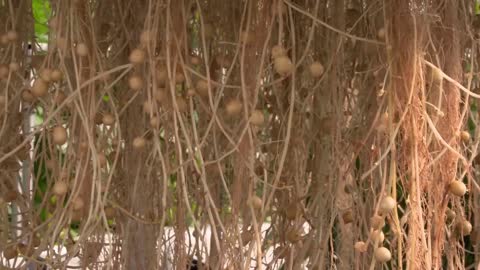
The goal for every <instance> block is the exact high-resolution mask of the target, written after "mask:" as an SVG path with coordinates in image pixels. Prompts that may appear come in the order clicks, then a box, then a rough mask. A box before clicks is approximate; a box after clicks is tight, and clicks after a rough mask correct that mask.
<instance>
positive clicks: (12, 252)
mask: <svg viewBox="0 0 480 270" xmlns="http://www.w3.org/2000/svg"><path fill="white" fill-rule="evenodd" d="M2 254H3V257H4V258H5V259H7V260H11V259H14V258H15V257H17V256H18V250H17V246H16V245H13V246H12V245H10V246H8V247H6V248H5V249H4V250H3V252H2Z"/></svg>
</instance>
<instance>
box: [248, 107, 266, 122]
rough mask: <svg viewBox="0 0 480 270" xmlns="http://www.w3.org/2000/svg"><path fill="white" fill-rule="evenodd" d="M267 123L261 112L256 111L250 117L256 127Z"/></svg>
mask: <svg viewBox="0 0 480 270" xmlns="http://www.w3.org/2000/svg"><path fill="white" fill-rule="evenodd" d="M264 122H265V116H264V115H263V112H262V111H261V110H255V111H253V112H252V114H251V115H250V123H251V124H252V125H254V126H261V125H263V123H264Z"/></svg>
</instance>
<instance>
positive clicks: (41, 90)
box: [30, 78, 48, 97]
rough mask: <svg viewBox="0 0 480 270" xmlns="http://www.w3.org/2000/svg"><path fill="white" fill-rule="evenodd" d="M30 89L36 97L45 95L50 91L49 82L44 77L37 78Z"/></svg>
mask: <svg viewBox="0 0 480 270" xmlns="http://www.w3.org/2000/svg"><path fill="white" fill-rule="evenodd" d="M30 91H31V93H32V95H33V96H34V97H43V96H45V95H46V94H47V93H48V83H47V82H46V81H45V80H43V79H42V78H37V79H36V80H35V81H34V82H33V85H32V89H31V90H30Z"/></svg>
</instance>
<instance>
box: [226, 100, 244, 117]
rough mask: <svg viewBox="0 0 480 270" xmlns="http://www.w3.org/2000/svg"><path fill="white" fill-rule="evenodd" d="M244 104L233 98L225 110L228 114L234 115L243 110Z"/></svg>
mask: <svg viewBox="0 0 480 270" xmlns="http://www.w3.org/2000/svg"><path fill="white" fill-rule="evenodd" d="M242 108H243V105H242V103H241V102H240V101H239V100H238V99H232V100H230V101H228V102H227V104H226V105H225V111H226V112H227V114H228V115H230V116H234V115H238V114H239V113H241V112H242Z"/></svg>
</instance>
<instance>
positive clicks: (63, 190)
mask: <svg viewBox="0 0 480 270" xmlns="http://www.w3.org/2000/svg"><path fill="white" fill-rule="evenodd" d="M67 191H68V185H67V183H66V182H65V181H62V180H61V181H57V182H55V184H54V185H53V188H52V192H53V194H55V195H57V196H63V195H65V194H67Z"/></svg>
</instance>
